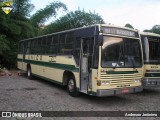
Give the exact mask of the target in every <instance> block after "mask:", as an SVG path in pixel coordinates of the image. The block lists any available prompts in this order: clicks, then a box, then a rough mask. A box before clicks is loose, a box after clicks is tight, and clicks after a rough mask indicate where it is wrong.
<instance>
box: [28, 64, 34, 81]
mask: <svg viewBox="0 0 160 120" xmlns="http://www.w3.org/2000/svg"><path fill="white" fill-rule="evenodd" d="M27 77H28V79H30V80H32V78H33V77H32V72H31V67H30V66H28V67H27Z"/></svg>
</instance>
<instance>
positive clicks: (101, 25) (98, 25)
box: [20, 24, 138, 42]
mask: <svg viewBox="0 0 160 120" xmlns="http://www.w3.org/2000/svg"><path fill="white" fill-rule="evenodd" d="M96 26H97V27H113V28H114V27H117V28H122V29H126V30H130V31H134V32H138V30H137V29H131V28H128V27H122V26H116V25H111V24H94V25H89V26H84V27H79V28H74V29H69V30H65V31H60V32H55V33H51V34H46V35H43V36H36V37H33V38H28V39H24V40H21V41H20V42H22V41H26V40H32V39H35V38H41V37H45V36H50V35H55V34H60V33H65V32H71V31H74V30H80V29H86V28H91V27H96Z"/></svg>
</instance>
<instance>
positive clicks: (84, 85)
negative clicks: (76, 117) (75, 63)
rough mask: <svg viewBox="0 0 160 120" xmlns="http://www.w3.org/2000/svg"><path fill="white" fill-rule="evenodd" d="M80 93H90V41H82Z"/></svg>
mask: <svg viewBox="0 0 160 120" xmlns="http://www.w3.org/2000/svg"><path fill="white" fill-rule="evenodd" d="M80 51H81V52H80V91H81V92H83V93H88V83H89V71H88V56H89V39H86V38H84V39H81V50H80Z"/></svg>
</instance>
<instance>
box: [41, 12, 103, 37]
mask: <svg viewBox="0 0 160 120" xmlns="http://www.w3.org/2000/svg"><path fill="white" fill-rule="evenodd" d="M100 23H104V20H103V19H102V18H101V16H99V15H98V14H96V13H92V12H85V11H84V10H82V11H81V10H76V11H74V12H69V13H68V14H66V15H64V16H63V17H61V18H59V19H58V20H56V21H54V22H52V23H51V24H49V25H48V26H47V27H46V29H44V30H43V31H42V33H43V34H47V33H53V32H58V31H62V30H68V29H73V28H77V27H83V26H88V25H93V24H100Z"/></svg>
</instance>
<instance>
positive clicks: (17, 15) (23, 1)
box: [12, 0, 34, 20]
mask: <svg viewBox="0 0 160 120" xmlns="http://www.w3.org/2000/svg"><path fill="white" fill-rule="evenodd" d="M13 7H14V9H13V11H12V13H13V14H12V17H14V19H16V20H26V19H27V17H29V16H30V12H31V11H32V10H33V9H34V5H33V4H31V3H30V0H14V4H13Z"/></svg>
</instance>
